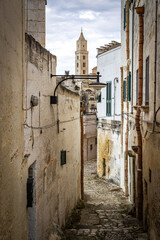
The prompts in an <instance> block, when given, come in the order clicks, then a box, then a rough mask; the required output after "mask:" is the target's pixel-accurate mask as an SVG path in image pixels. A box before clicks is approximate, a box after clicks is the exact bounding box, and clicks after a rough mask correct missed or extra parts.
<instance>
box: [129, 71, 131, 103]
mask: <svg viewBox="0 0 160 240" xmlns="http://www.w3.org/2000/svg"><path fill="white" fill-rule="evenodd" d="M128 101H131V72H129V75H128Z"/></svg>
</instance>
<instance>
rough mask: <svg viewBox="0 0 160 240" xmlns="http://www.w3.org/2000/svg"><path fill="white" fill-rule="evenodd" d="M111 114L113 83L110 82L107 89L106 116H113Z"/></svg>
mask: <svg viewBox="0 0 160 240" xmlns="http://www.w3.org/2000/svg"><path fill="white" fill-rule="evenodd" d="M111 112H112V82H108V83H107V87H106V116H111Z"/></svg>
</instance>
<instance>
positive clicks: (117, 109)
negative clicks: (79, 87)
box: [97, 47, 121, 120]
mask: <svg viewBox="0 0 160 240" xmlns="http://www.w3.org/2000/svg"><path fill="white" fill-rule="evenodd" d="M120 61H121V47H117V48H115V49H112V50H110V51H108V52H105V53H102V54H100V55H98V56H97V69H98V72H100V74H101V75H102V77H101V78H100V81H101V82H103V83H107V82H112V86H111V92H112V96H111V98H112V103H111V105H112V109H111V116H110V117H107V118H108V119H110V120H111V119H112V120H113V119H114V120H120V113H121V102H120V99H121V81H120V80H121V78H120ZM115 78H118V83H117V82H116V83H115V85H114V79H115ZM114 92H115V99H114ZM97 116H98V118H101V117H105V116H106V88H103V89H102V90H101V102H99V103H97Z"/></svg>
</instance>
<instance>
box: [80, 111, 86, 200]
mask: <svg viewBox="0 0 160 240" xmlns="http://www.w3.org/2000/svg"><path fill="white" fill-rule="evenodd" d="M84 110H85V108H84V107H81V110H80V116H81V199H82V200H84V149H83V142H84V138H83V131H84V128H83V112H84Z"/></svg>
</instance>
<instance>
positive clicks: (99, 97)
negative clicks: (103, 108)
mask: <svg viewBox="0 0 160 240" xmlns="http://www.w3.org/2000/svg"><path fill="white" fill-rule="evenodd" d="M101 98H102V94H101V93H100V94H99V95H98V96H97V102H98V103H99V102H101Z"/></svg>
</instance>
